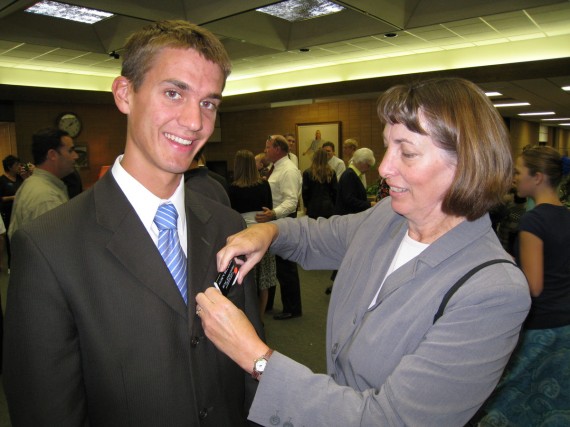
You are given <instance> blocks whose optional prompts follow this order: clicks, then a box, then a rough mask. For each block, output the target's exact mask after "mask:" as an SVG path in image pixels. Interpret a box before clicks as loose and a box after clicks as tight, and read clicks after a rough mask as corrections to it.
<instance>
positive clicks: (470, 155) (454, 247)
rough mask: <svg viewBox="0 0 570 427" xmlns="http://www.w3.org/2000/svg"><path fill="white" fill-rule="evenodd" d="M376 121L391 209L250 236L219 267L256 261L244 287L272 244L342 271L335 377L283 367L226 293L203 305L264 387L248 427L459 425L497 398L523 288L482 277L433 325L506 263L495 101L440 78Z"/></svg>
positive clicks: (214, 329) (503, 157)
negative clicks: (492, 213) (287, 425)
mask: <svg viewBox="0 0 570 427" xmlns="http://www.w3.org/2000/svg"><path fill="white" fill-rule="evenodd" d="M378 114H379V117H380V119H381V121H382V122H383V123H384V124H385V127H384V143H385V145H386V154H385V156H384V159H383V160H382V164H381V165H380V168H379V172H380V175H382V176H384V177H386V179H387V181H388V184H389V185H390V194H391V197H389V198H386V199H384V200H383V201H381V202H380V203H379V204H378V205H376V206H375V207H374V208H372V209H368V210H366V211H364V212H361V213H359V214H355V215H344V216H333V217H331V218H330V219H328V220H326V219H325V220H319V221H315V220H313V219H310V218H308V217H302V218H300V219H297V220H290V219H284V220H279V221H276V222H274V223H270V224H262V225H256V226H252V227H250V228H248V229H247V230H246V231H244V232H242V233H240V234H238V235H236V236H232V237H230V238H229V239H228V245H227V246H226V247H225V248H223V249H222V250H221V251H220V252H219V253H218V268H219V269H221V268H222V267H224V266H225V265H226V264H227V263H228V262H229V261H230V259H232V258H233V257H235V256H238V255H245V256H246V257H247V261H246V262H245V264H243V266H242V270H241V271H242V273H243V274H245V273H247V272H248V271H250V270H251V268H253V266H254V264H255V263H256V262H257V261H259V259H260V258H261V256H262V254H263V253H264V252H265V251H266V250H267V248H268V247H269V245H271V251H272V252H273V253H276V254H280V255H282V256H286V257H288V258H289V259H292V260H295V261H297V262H299V263H300V264H301V265H302V266H303V267H304V268H307V269H329V268H338V277H337V280H336V282H335V291H334V292H333V294H332V297H331V302H330V306H329V311H328V321H327V347H326V348H327V372H328V375H321V374H313V373H312V372H311V371H310V370H309V369H308V368H306V367H305V366H302V365H300V364H299V363H296V362H294V361H293V360H291V359H289V358H287V357H286V356H284V355H283V354H281V353H279V352H273V353H272V352H271V351H270V349H268V346H267V345H266V344H265V343H263V342H262V341H261V340H259V339H258V337H257V336H256V334H255V332H254V330H253V328H252V327H251V325H250V324H249V322H248V320H247V319H246V318H245V316H243V314H242V313H241V312H240V311H239V310H238V309H236V308H235V307H233V305H232V304H231V303H230V302H229V301H227V299H225V298H224V297H223V296H222V295H221V294H220V293H219V292H217V291H216V290H213V289H207V290H206V291H205V293H201V294H198V296H197V297H196V300H197V302H198V304H199V307H200V318H201V320H202V323H203V325H204V330H205V332H206V335H207V336H208V338H209V339H211V340H212V341H214V342H215V344H216V346H217V347H218V348H220V349H222V350H223V351H224V352H225V353H226V354H227V355H228V356H229V357H231V358H232V359H233V360H235V361H236V363H238V364H239V365H240V366H241V367H242V369H244V370H245V371H246V372H250V373H253V374H254V375H255V376H256V377H258V378H260V382H259V387H258V389H257V393H256V396H255V399H254V402H253V405H252V407H251V410H250V413H249V419H250V420H252V421H255V422H257V423H260V424H262V425H271V424H272V422H274V421H277V420H276V419H275V417H277V418H278V419H279V420H291V421H290V422H291V423H294V424H295V425H318V426H326V425H338V426H358V425H362V426H373V425H374V426H404V425H405V426H424V427H430V426H437V427H441V426H463V425H465V424H466V423H467V421H468V420H469V419H470V418H471V417H472V415H473V414H475V412H476V411H477V409H478V408H479V406H480V405H482V404H483V402H484V400H485V399H486V398H487V397H488V396H489V394H490V393H491V391H492V390H493V388H494V387H495V385H496V384H497V382H498V380H499V378H500V376H501V372H502V371H503V369H504V367H505V365H506V364H507V361H508V359H509V356H510V354H511V352H512V350H513V349H514V347H515V344H516V342H517V339H518V335H519V331H520V327H521V325H522V323H523V321H524V319H525V317H526V315H527V313H528V309H529V306H530V298H529V295H528V287H527V284H526V280H525V278H524V275H523V274H522V272H521V271H520V270H519V269H518V268H516V267H515V266H513V265H511V264H505V263H500V264H494V265H492V266H488V267H487V268H485V269H483V270H481V271H479V272H478V273H477V274H476V275H474V276H473V277H471V278H470V279H469V280H468V281H467V283H465V284H464V285H463V286H462V287H461V288H460V289H459V290H458V291H457V292H456V293H455V294H454V295H453V298H451V300H450V301H449V302H448V304H447V307H446V309H445V311H444V312H443V315H442V316H441V317H440V318H439V319H438V320H437V321H434V314H435V313H436V312H437V310H438V307H439V306H440V304H441V302H442V299H443V296H444V295H445V293H446V292H447V291H448V290H449V288H450V287H451V286H453V285H454V283H456V282H457V280H458V279H459V278H461V277H462V276H463V275H465V273H466V272H468V271H469V270H471V269H472V268H473V267H475V266H478V265H480V264H481V263H482V262H484V261H487V260H492V259H503V260H505V259H506V258H508V257H507V255H506V254H505V252H504V250H503V248H502V247H501V246H500V244H499V241H498V239H497V237H496V235H495V233H494V232H493V230H492V228H491V222H490V220H489V216H488V211H489V209H490V208H491V207H492V206H493V205H495V204H496V203H499V202H500V201H501V198H502V196H503V194H504V193H505V192H506V191H507V190H508V187H509V184H510V179H511V173H512V159H511V153H510V147H509V136H508V131H507V129H506V127H505V125H504V121H503V119H502V118H501V116H500V115H499V114H498V112H497V110H496V109H495V108H494V107H493V105H492V104H491V102H490V101H489V99H488V98H487V97H486V96H485V94H484V93H483V92H482V91H481V90H480V89H479V88H478V87H477V86H476V85H474V84H472V83H470V82H467V81H465V80H461V79H452V78H448V79H433V80H428V81H424V82H419V83H417V84H413V85H401V86H396V87H394V88H392V89H389V90H388V91H386V92H385V93H384V94H383V95H382V96H381V98H380V101H379V104H378ZM481 123H485V126H481ZM474 152H475V153H476V155H474ZM426 177H429V179H426ZM253 360H256V361H257V362H256V363H255V365H254V363H252V361H253ZM254 368H255V369H256V371H254ZM259 371H263V373H262V374H260V373H259Z"/></svg>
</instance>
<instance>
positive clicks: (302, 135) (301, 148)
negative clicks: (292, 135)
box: [295, 121, 342, 172]
mask: <svg viewBox="0 0 570 427" xmlns="http://www.w3.org/2000/svg"><path fill="white" fill-rule="evenodd" d="M341 125H342V122H340V121H335V122H316V123H297V124H296V125H295V132H296V138H297V147H298V153H297V157H298V158H299V169H300V170H301V172H303V171H304V170H305V169H307V168H309V167H310V166H311V162H312V159H313V154H314V152H315V151H316V150H317V149H319V148H321V147H322V144H323V143H324V142H327V141H330V142H332V143H333V144H334V146H335V154H336V155H337V157H340V155H339V153H342V142H341ZM317 132H319V133H320V142H316V141H319V139H318V137H317Z"/></svg>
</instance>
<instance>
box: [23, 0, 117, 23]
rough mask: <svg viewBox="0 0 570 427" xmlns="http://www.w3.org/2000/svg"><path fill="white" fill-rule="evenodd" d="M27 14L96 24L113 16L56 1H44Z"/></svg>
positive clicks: (30, 9)
mask: <svg viewBox="0 0 570 427" xmlns="http://www.w3.org/2000/svg"><path fill="white" fill-rule="evenodd" d="M26 12H29V13H36V14H38V15H44V16H51V17H52V18H61V19H67V20H69V21H76V22H82V23H84V24H95V23H96V22H99V21H102V20H103V19H106V18H109V17H111V16H113V14H112V13H108V12H103V11H101V10H96V9H88V8H86V7H79V6H72V5H69V4H64V3H59V2H56V1H48V0H44V1H41V2H39V3H36V4H35V5H33V6H31V7H29V8H27V9H26Z"/></svg>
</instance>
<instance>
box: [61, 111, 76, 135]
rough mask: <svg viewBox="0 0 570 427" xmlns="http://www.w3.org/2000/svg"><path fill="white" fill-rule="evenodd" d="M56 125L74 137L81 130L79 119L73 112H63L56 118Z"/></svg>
mask: <svg viewBox="0 0 570 427" xmlns="http://www.w3.org/2000/svg"><path fill="white" fill-rule="evenodd" d="M57 127H58V128H59V129H61V130H64V131H66V132H67V133H68V134H69V136H71V137H72V138H75V137H76V136H77V135H79V132H81V120H79V117H77V114H75V113H63V114H61V115H60V116H59V117H58V118H57Z"/></svg>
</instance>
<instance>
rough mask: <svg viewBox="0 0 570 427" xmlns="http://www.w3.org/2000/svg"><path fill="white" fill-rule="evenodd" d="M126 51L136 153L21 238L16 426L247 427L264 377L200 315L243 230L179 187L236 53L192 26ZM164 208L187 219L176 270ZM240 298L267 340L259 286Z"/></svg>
mask: <svg viewBox="0 0 570 427" xmlns="http://www.w3.org/2000/svg"><path fill="white" fill-rule="evenodd" d="M122 55H123V58H124V62H123V69H122V72H121V76H120V77H117V78H116V79H115V81H114V83H113V95H114V98H115V103H116V105H117V107H118V109H119V110H120V111H121V112H123V113H124V114H126V115H127V117H128V124H127V126H128V127H127V141H126V145H125V150H124V155H122V156H119V158H117V160H116V161H115V164H114V165H113V167H112V169H111V171H110V172H111V173H107V174H105V176H104V177H103V178H102V179H101V180H99V181H98V182H97V183H96V184H95V185H94V186H93V187H92V188H91V189H90V190H88V191H86V192H84V193H82V194H81V195H79V196H77V197H76V198H74V199H73V200H72V201H71V202H69V203H68V204H66V205H65V206H63V207H61V208H58V209H55V210H53V211H51V212H50V213H48V214H46V215H44V216H43V217H42V218H40V219H38V220H36V221H34V222H32V223H29V224H27V225H25V226H24V227H22V228H21V229H20V230H19V231H18V232H17V233H16V234H15V235H14V239H13V252H14V254H13V266H12V274H11V278H10V285H9V293H8V301H7V314H6V346H5V347H6V351H5V356H6V358H5V369H4V382H5V390H6V395H7V399H8V404H9V409H10V415H11V418H12V423H13V425H14V426H34V427H35V426H47V425H53V426H55V425H57V426H59V427H61V426H74V427H76V426H87V425H89V426H91V427H93V426H105V427H110V426H121V427H123V426H127V425H130V426H137V427H141V426H142V427H145V426H149V427H151V426H152V427H155V426H168V427H176V426H180V427H182V426H185V427H186V426H197V425H200V426H216V427H217V426H229V425H231V426H241V425H246V423H247V421H246V416H247V411H248V409H249V406H250V403H251V399H252V397H253V394H254V392H255V387H256V383H255V381H254V380H253V379H252V378H251V377H250V376H248V375H247V374H244V373H243V371H242V370H241V369H240V368H239V367H238V366H237V365H235V364H234V363H233V362H232V361H231V360H230V359H229V358H227V357H226V356H225V355H224V354H222V353H220V352H219V351H218V350H217V349H216V348H215V347H214V345H213V344H212V343H211V342H210V341H209V340H208V339H207V338H206V337H205V334H204V331H203V329H202V325H201V322H200V319H199V318H198V317H197V316H196V315H195V312H196V302H195V295H196V294H197V293H198V292H202V291H204V290H205V289H206V288H207V287H209V286H212V282H213V281H214V279H215V278H216V275H217V268H216V258H215V256H216V252H217V251H218V250H219V249H220V248H221V247H222V246H223V245H224V244H225V241H226V237H227V236H228V235H230V234H232V233H235V232H236V231H238V230H240V229H241V228H243V222H242V220H241V217H240V216H239V214H237V213H235V212H233V211H232V210H231V209H229V208H226V207H224V206H222V205H220V204H218V203H216V202H214V201H211V200H210V199H208V198H206V197H204V196H202V195H200V194H198V193H195V192H192V191H191V190H186V191H185V189H184V181H183V173H184V171H186V170H187V169H188V166H189V165H190V162H191V161H192V159H193V157H194V156H195V154H196V153H197V152H198V151H199V150H200V148H202V147H203V145H204V144H205V143H206V141H207V140H208V138H209V136H210V135H211V133H212V130H213V128H214V121H215V118H216V111H217V108H218V106H219V104H220V101H221V94H222V90H223V88H224V85H225V81H226V78H227V76H228V74H229V72H230V61H229V58H228V56H227V54H226V52H225V50H224V48H223V46H222V45H221V43H220V42H219V41H218V40H217V39H216V38H215V37H214V36H213V35H212V34H211V33H209V32H208V31H206V30H204V29H201V28H199V27H197V26H194V25H192V24H189V23H187V22H185V21H165V22H160V23H156V24H152V25H150V26H148V27H146V28H144V29H142V30H141V31H138V32H137V33H135V34H134V35H133V36H131V38H130V39H129V40H128V41H127V44H126V46H125V49H124V51H123V53H122ZM164 205H168V207H169V208H172V207H174V209H173V211H174V212H175V213H172V214H169V215H171V219H172V222H173V224H175V227H174V229H173V231H171V232H168V231H166V233H171V234H170V235H171V237H172V241H173V242H174V243H173V248H175V249H174V251H175V253H176V257H177V259H178V260H180V262H179V264H178V265H177V267H176V268H177V269H176V272H173V273H171V265H170V264H167V261H165V260H164V259H163V251H162V246H163V245H162V243H161V242H163V240H161V239H163V232H162V231H161V229H159V225H158V224H159V220H158V216H157V217H156V218H155V215H156V213H157V210H158V211H160V210H161V209H162V208H163V207H164ZM170 212H172V210H171V211H170ZM155 221H156V223H155ZM172 271H174V270H172ZM180 272H182V273H180ZM179 273H180V275H179ZM184 276H187V278H186V279H185V280H184ZM179 279H180V280H179ZM250 280H251V279H249V280H248V281H250ZM229 298H230V299H232V300H233V302H234V303H235V304H237V305H238V306H239V307H240V308H241V309H242V310H243V311H244V312H245V313H246V314H247V316H248V317H249V318H250V319H253V322H254V325H255V326H256V328H257V330H258V333H259V331H260V330H261V327H260V320H259V315H258V310H257V301H256V287H255V285H254V284H253V283H246V284H245V286H235V287H233V288H232V289H231V291H230V293H229Z"/></svg>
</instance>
